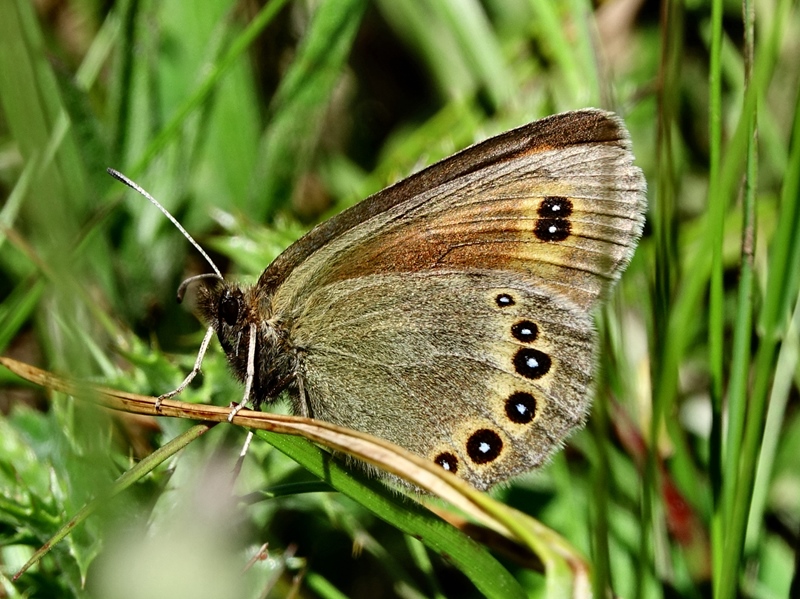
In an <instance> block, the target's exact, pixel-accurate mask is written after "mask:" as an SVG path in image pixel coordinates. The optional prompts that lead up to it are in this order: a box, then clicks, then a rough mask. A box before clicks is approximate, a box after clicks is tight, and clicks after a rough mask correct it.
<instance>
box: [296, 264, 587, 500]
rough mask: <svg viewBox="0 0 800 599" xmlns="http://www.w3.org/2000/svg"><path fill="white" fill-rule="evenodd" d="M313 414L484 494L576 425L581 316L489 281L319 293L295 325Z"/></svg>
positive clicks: (416, 280)
mask: <svg viewBox="0 0 800 599" xmlns="http://www.w3.org/2000/svg"><path fill="white" fill-rule="evenodd" d="M294 322H295V323H296V324H295V327H294V328H293V329H292V330H291V338H292V341H293V343H294V344H295V345H296V347H297V348H298V349H299V351H300V355H301V360H300V366H299V371H298V376H299V377H301V378H302V380H303V386H304V390H305V393H306V397H307V402H308V409H309V412H310V414H311V415H312V416H314V417H315V418H319V419H321V420H325V421H328V422H332V423H334V424H339V425H342V426H346V427H350V428H355V429H358V430H362V431H367V432H369V433H371V434H373V435H376V436H378V437H381V438H384V439H387V440H389V441H392V442H394V443H396V444H398V445H401V446H403V447H405V448H407V449H409V450H410V451H413V452H415V453H417V454H418V455H421V456H424V457H427V458H429V459H431V460H433V461H435V462H436V463H438V464H440V465H441V466H442V467H444V468H446V469H448V470H450V471H452V472H455V473H457V474H458V475H459V476H461V477H463V478H465V479H466V480H468V481H469V482H470V483H472V484H473V485H474V486H475V487H477V488H479V489H486V488H488V487H489V486H491V485H492V484H494V483H496V482H497V481H500V480H505V479H508V478H510V477H512V476H514V475H516V474H520V473H522V472H526V471H528V470H530V469H531V468H533V467H534V466H537V465H539V464H540V463H542V461H544V460H545V459H546V458H547V456H548V455H549V454H550V453H551V452H552V451H553V450H554V449H555V448H557V447H559V446H560V444H561V441H562V439H563V438H564V437H565V436H566V434H567V433H568V432H569V431H570V430H571V429H573V428H574V427H576V426H578V425H579V424H581V423H582V422H583V420H584V417H585V414H586V411H587V407H588V404H589V399H588V397H589V396H588V393H587V391H588V389H589V387H590V385H591V375H592V371H593V368H594V355H593V352H594V345H595V344H594V329H593V326H592V321H591V318H590V317H589V315H588V314H587V313H586V312H584V311H582V310H578V309H576V308H575V307H574V306H572V305H571V304H569V303H567V302H563V301H561V299H560V298H559V297H558V296H554V295H552V294H549V293H545V292H543V291H542V290H541V289H539V288H537V286H535V285H531V284H530V283H529V282H528V281H527V280H526V279H524V278H523V279H520V278H518V277H516V276H514V275H513V274H512V273H506V272H500V271H481V270H477V269H472V270H469V271H445V270H433V271H424V272H421V273H403V274H397V273H393V274H376V275H369V276H366V277H359V278H358V279H349V280H345V281H339V282H336V283H332V284H329V285H326V286H324V287H320V288H317V289H316V290H314V291H313V292H312V293H311V294H310V295H309V297H308V301H307V302H306V303H305V304H304V310H303V312H302V313H301V314H299V315H298V317H297V318H296V319H295V321H294Z"/></svg>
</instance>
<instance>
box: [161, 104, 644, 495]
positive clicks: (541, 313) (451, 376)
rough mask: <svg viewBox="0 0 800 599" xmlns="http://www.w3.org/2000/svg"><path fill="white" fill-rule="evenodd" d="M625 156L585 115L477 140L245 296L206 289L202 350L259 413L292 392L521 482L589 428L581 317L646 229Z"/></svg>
mask: <svg viewBox="0 0 800 599" xmlns="http://www.w3.org/2000/svg"><path fill="white" fill-rule="evenodd" d="M633 160H634V158H633V154H632V152H631V147H630V140H629V135H628V132H627V130H626V129H625V126H624V124H623V123H622V121H621V120H620V119H619V118H618V117H617V116H615V115H614V114H612V113H609V112H605V111H601V110H596V109H585V110H579V111H573V112H567V113H563V114H558V115H554V116H551V117H548V118H544V119H542V120H538V121H534V122H532V123H529V124H527V125H525V126H522V127H519V128H517V129H513V130H511V131H508V132H506V133H503V134H500V135H498V136H496V137H493V138H491V139H488V140H486V141H483V142H481V143H478V144H476V145H473V146H471V147H469V148H467V149H465V150H463V151H461V152H458V153H457V154H454V155H453V156H451V157H449V158H446V159H444V160H442V161H440V162H438V163H436V164H434V165H433V166H430V167H428V168H426V169H424V170H422V171H420V172H418V173H416V174H414V175H412V176H410V177H408V178H407V179H404V180H403V181H400V182H399V183H397V184H395V185H392V186H391V187H388V188H386V189H384V190H383V191H380V192H378V193H376V194H375V195H372V196H370V197H369V198H367V199H365V200H363V201H362V202H360V203H359V204H356V205H355V206H353V207H351V208H349V209H347V210H345V211H344V212H342V213H340V214H338V215H337V216H334V217H333V218H331V219H329V220H327V221H325V222H323V223H321V224H320V225H318V226H317V227H316V228H314V229H313V230H311V231H310V232H309V233H307V234H306V235H305V236H303V237H302V238H301V239H299V240H298V241H297V242H295V243H294V244H292V245H291V246H289V247H288V249H286V250H285V251H284V252H283V253H282V254H281V255H280V256H278V258H276V259H275V260H274V261H273V262H272V264H270V265H269V266H268V267H267V268H266V270H264V272H263V273H262V274H261V276H260V278H259V279H258V281H257V283H256V284H255V285H240V284H238V283H233V282H229V281H226V280H223V279H222V277H221V275H219V273H217V274H215V275H210V278H209V276H205V277H206V278H207V280H205V281H203V282H202V284H201V285H200V286H199V289H198V311H199V313H200V315H201V317H202V318H203V319H204V320H205V321H206V322H207V323H208V324H209V334H208V335H207V337H206V340H205V342H204V345H203V350H201V353H202V351H204V350H205V347H207V345H208V341H209V340H210V337H211V334H212V333H216V335H217V337H218V339H219V342H220V343H221V345H222V348H223V350H224V351H225V354H226V356H227V359H228V362H229V363H230V366H231V368H232V371H233V372H234V373H235V375H236V376H237V377H238V378H239V379H240V380H242V381H243V382H244V384H245V389H246V391H245V398H246V399H249V400H250V402H251V403H252V404H253V405H254V406H255V407H259V406H261V405H263V404H269V403H272V402H273V401H275V400H276V399H277V398H278V397H279V396H281V394H282V393H283V392H284V391H287V392H288V395H289V397H290V399H291V404H292V408H293V411H294V413H295V414H297V415H302V416H308V417H312V418H316V419H320V420H323V421H327V422H330V423H333V424H336V425H340V426H344V427H347V428H352V429H356V430H360V431H363V432H366V433H369V434H372V435H374V436H377V437H381V438H383V439H386V440H389V441H392V442H394V443H396V444H397V445H400V446H402V447H405V448H406V449H408V450H410V451H411V452H414V453H416V454H418V455H420V456H422V457H424V458H427V459H430V460H432V461H433V462H435V463H436V464H438V465H439V466H441V467H442V468H443V469H445V470H447V471H449V472H451V473H454V474H455V475H457V476H459V477H461V478H463V479H465V480H466V481H468V482H469V483H471V484H472V485H473V486H475V487H476V488H478V489H488V488H489V487H491V486H493V485H495V484H497V483H499V482H503V481H506V480H508V479H509V478H512V477H514V476H516V475H519V474H521V473H524V472H527V471H529V470H531V469H533V468H535V467H537V466H539V465H541V464H542V463H543V462H545V461H546V460H547V459H548V457H549V456H550V455H551V454H552V453H553V451H554V450H556V449H557V448H559V447H560V446H561V445H562V444H563V441H564V439H565V438H566V436H567V435H568V434H569V433H570V432H571V431H573V430H575V429H576V428H577V427H579V426H581V425H582V424H583V423H584V421H585V419H586V416H587V412H588V409H589V405H590V398H591V392H592V380H593V372H594V369H595V362H596V351H597V348H596V345H597V340H596V332H595V328H594V324H593V319H592V311H593V309H594V308H595V307H596V306H597V305H598V303H599V302H600V301H601V300H602V299H603V298H604V297H605V296H606V295H607V294H608V291H609V290H610V288H611V287H612V286H613V284H614V282H615V281H616V280H617V279H618V278H619V276H620V274H621V273H622V271H623V270H624V269H625V267H626V265H627V264H628V262H629V261H630V259H631V256H632V254H633V252H634V249H635V248H636V245H637V243H638V240H639V237H640V235H641V232H642V227H643V224H644V215H645V210H646V182H645V179H644V176H643V174H642V171H641V170H640V169H639V168H638V167H636V166H635V165H634V164H633ZM200 360H201V357H199V358H198V364H197V369H199V363H200ZM190 376H192V375H190ZM188 378H189V377H187V379H188ZM181 388H182V387H181ZM181 388H179V389H178V390H180V389H181ZM168 395H169V394H168Z"/></svg>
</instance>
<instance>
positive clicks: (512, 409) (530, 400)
mask: <svg viewBox="0 0 800 599" xmlns="http://www.w3.org/2000/svg"><path fill="white" fill-rule="evenodd" d="M506 416H508V419H509V420H510V421H511V422H514V423H516V424H528V423H530V422H533V419H534V418H535V417H536V398H535V397H534V396H533V395H531V394H530V393H525V392H524V391H518V392H516V393H512V394H511V396H510V397H509V398H508V399H507V400H506Z"/></svg>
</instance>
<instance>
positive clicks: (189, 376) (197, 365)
mask: <svg viewBox="0 0 800 599" xmlns="http://www.w3.org/2000/svg"><path fill="white" fill-rule="evenodd" d="M213 336H214V328H213V327H208V330H207V331H206V336H205V337H203V342H202V343H201V344H200V351H198V352H197V359H196V360H195V361H194V367H193V368H192V370H191V372H189V374H187V375H186V378H185V379H183V382H182V383H181V384H180V385H178V386H177V387H176V388H175V389H173V390H172V391H170V392H169V393H164V394H163V395H159V396H158V397H157V398H156V406H155V407H156V411H159V410H160V409H161V402H162V401H164V400H165V399H170V398H171V397H175V396H176V395H178V394H179V393H181V392H182V391H183V390H184V389H186V387H188V386H189V384H190V383H191V382H192V381H193V380H194V377H196V376H197V375H198V374H199V373H200V366H201V365H202V364H203V358H204V357H205V355H206V351H208V345H209V344H210V343H211V338H212V337H213Z"/></svg>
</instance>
